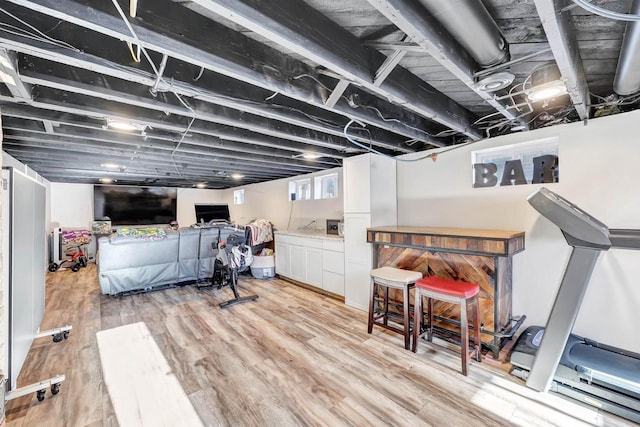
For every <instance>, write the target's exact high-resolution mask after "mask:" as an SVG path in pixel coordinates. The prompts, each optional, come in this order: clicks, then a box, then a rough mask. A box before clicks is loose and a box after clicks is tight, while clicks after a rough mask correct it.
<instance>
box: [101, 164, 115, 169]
mask: <svg viewBox="0 0 640 427" xmlns="http://www.w3.org/2000/svg"><path fill="white" fill-rule="evenodd" d="M100 167H103V168H107V169H119V168H120V165H117V164H115V163H102V164H101V165H100Z"/></svg>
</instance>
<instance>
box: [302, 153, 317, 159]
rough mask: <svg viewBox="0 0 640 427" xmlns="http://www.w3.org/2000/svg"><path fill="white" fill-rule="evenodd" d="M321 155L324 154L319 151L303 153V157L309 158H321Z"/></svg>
mask: <svg viewBox="0 0 640 427" xmlns="http://www.w3.org/2000/svg"><path fill="white" fill-rule="evenodd" d="M320 157H322V156H321V155H320V154H317V153H305V154H303V155H302V158H303V159H307V160H313V159H319V158H320Z"/></svg>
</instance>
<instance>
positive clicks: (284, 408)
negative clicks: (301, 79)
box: [7, 265, 631, 427]
mask: <svg viewBox="0 0 640 427" xmlns="http://www.w3.org/2000/svg"><path fill="white" fill-rule="evenodd" d="M47 279H48V284H47V311H46V315H45V319H44V322H43V325H42V328H43V329H48V328H52V327H57V326H62V325H64V324H67V323H70V324H72V325H73V331H72V332H71V335H70V337H69V339H68V340H66V341H64V342H62V343H57V344H56V343H53V342H51V340H50V339H46V338H42V339H38V340H36V341H35V342H34V345H33V347H32V348H31V351H30V352H29V355H28V357H27V361H26V363H25V365H24V367H23V370H22V375H21V377H20V378H19V385H24V384H29V383H32V382H36V381H39V380H41V379H43V378H49V377H51V376H54V375H56V374H65V375H66V376H67V380H66V381H65V382H64V383H63V385H62V387H61V391H60V393H59V394H58V395H56V396H52V395H51V394H50V393H49V392H48V391H47V397H46V399H45V400H44V401H43V402H38V401H37V400H36V398H35V396H34V395H29V396H25V397H23V398H20V399H16V400H14V401H11V402H9V403H8V405H7V426H11V427H14V426H92V427H93V426H115V425H117V420H116V416H115V414H114V412H113V407H112V405H111V402H110V399H109V395H108V393H107V391H106V387H105V386H104V384H103V382H102V373H101V367H100V357H99V354H98V348H97V342H96V332H98V331H100V330H106V329H109V328H113V327H117V326H121V325H125V324H130V323H135V322H145V323H146V325H147V326H148V328H149V330H150V331H151V333H152V334H153V337H154V339H155V341H156V342H157V344H158V346H159V347H160V349H161V350H162V351H163V353H164V356H165V357H166V359H167V361H168V362H169V365H170V366H171V368H172V369H173V372H174V373H175V375H176V376H177V378H178V379H179V381H180V383H181V385H182V387H183V389H184V391H185V392H186V393H187V395H188V396H189V399H190V400H191V402H192V404H193V406H194V408H195V409H196V411H197V412H198V414H199V415H200V417H201V419H202V420H203V422H204V424H205V425H231V426H296V425H321V426H341V425H351V426H370V425H371V426H377V425H397V426H404V425H406V426H421V425H433V426H494V425H495V426H497V425H521V426H532V425H539V426H549V425H551V426H554V425H557V426H571V425H591V424H593V425H603V426H604V425H606V426H620V425H631V424H630V423H628V422H625V421H624V420H621V419H619V418H616V417H614V416H611V415H607V414H606V413H597V412H596V411H594V410H593V409H590V408H585V407H583V406H580V405H578V404H576V403H574V402H573V401H569V400H565V399H563V398H560V397H558V396H554V395H549V394H540V393H536V392H533V391H531V390H529V389H527V388H526V387H524V386H523V384H522V382H521V381H520V380H518V379H516V378H514V377H512V376H510V375H509V374H508V373H507V372H506V370H505V367H502V368H500V367H495V366H490V364H489V363H482V364H480V365H478V364H477V363H472V366H471V367H470V373H469V376H468V377H464V376H462V375H461V374H460V373H459V369H460V359H459V356H458V355H457V354H456V353H454V352H451V351H448V350H445V349H442V348H440V347H432V346H430V345H428V344H421V345H420V348H419V350H418V353H417V354H414V353H411V352H410V351H406V350H404V347H403V342H402V337H401V336H400V335H397V334H393V333H390V332H388V331H383V330H380V329H376V328H374V332H373V334H372V335H369V334H367V321H366V314H365V313H364V312H361V311H358V310H355V309H352V308H349V307H347V306H345V305H344V304H343V303H341V302H339V301H336V300H333V299H330V298H327V297H323V296H321V295H318V294H316V293H314V292H312V291H309V290H306V289H302V288H300V287H297V286H295V285H292V284H289V283H287V282H285V281H281V280H278V279H270V280H255V279H251V278H249V277H247V276H242V278H241V283H240V284H241V292H242V293H244V294H248V293H256V294H258V295H259V296H260V298H259V299H258V301H257V302H253V303H247V304H244V305H239V306H235V307H232V308H230V309H227V310H221V309H220V308H218V307H217V305H218V304H219V303H220V302H222V301H224V300H226V299H227V298H229V296H230V290H229V289H223V290H214V289H212V288H209V289H207V290H198V289H196V288H195V287H192V286H188V287H183V288H176V289H170V290H164V291H159V292H153V293H147V294H140V295H134V296H129V297H123V298H110V297H108V296H104V295H100V293H99V290H98V285H97V278H96V270H95V266H94V265H90V266H89V267H87V268H86V269H83V270H81V271H80V272H78V273H72V272H70V271H59V272H56V273H50V274H49V275H48V277H47ZM122 357H127V355H126V354H123V355H122ZM122 427H129V426H122Z"/></svg>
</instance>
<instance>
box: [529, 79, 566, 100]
mask: <svg viewBox="0 0 640 427" xmlns="http://www.w3.org/2000/svg"><path fill="white" fill-rule="evenodd" d="M566 93H567V87H566V86H565V84H564V83H563V82H562V81H560V80H558V81H555V82H551V83H547V84H545V85H542V86H536V87H534V88H531V89H530V90H529V92H528V93H527V98H528V99H529V101H531V102H536V101H543V100H545V99H551V98H555V97H558V96H560V95H564V94H566Z"/></svg>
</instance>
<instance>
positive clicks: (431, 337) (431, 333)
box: [427, 297, 433, 342]
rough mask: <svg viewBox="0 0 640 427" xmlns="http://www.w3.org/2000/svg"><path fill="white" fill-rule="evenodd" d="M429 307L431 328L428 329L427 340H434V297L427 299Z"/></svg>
mask: <svg viewBox="0 0 640 427" xmlns="http://www.w3.org/2000/svg"><path fill="white" fill-rule="evenodd" d="M427 309H428V310H429V328H428V329H427V341H429V342H432V341H433V298H431V297H429V298H428V299H427Z"/></svg>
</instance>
